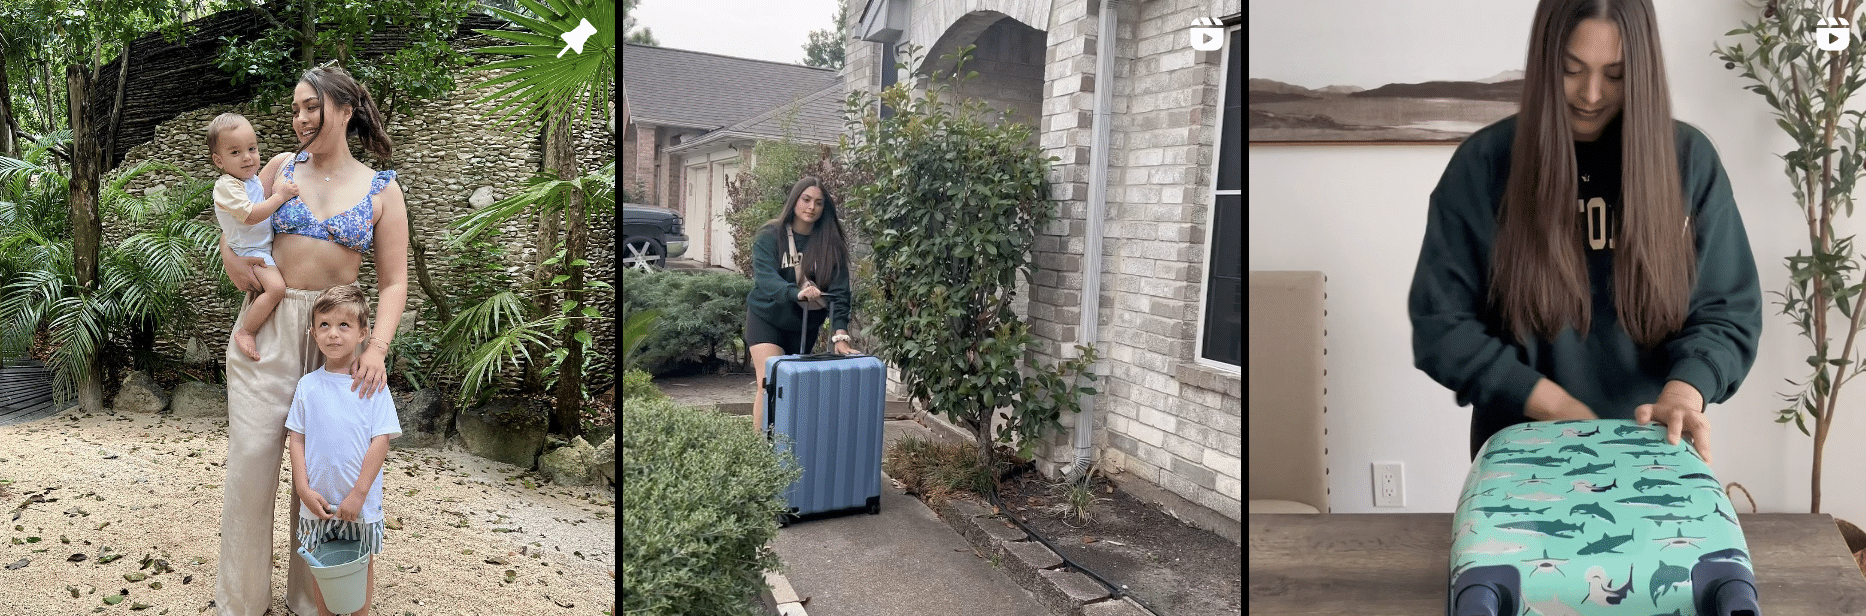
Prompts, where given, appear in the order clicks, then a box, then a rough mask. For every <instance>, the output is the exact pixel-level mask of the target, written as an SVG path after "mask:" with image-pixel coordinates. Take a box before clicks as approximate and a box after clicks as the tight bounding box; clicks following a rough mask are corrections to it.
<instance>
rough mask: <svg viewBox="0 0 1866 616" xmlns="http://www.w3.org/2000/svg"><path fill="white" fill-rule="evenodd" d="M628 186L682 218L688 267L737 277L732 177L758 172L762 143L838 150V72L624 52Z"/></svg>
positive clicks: (632, 49)
mask: <svg viewBox="0 0 1866 616" xmlns="http://www.w3.org/2000/svg"><path fill="white" fill-rule="evenodd" d="M622 53H623V62H622V84H623V88H622V90H623V92H624V97H625V98H624V108H625V110H626V111H625V114H626V117H625V118H624V120H623V134H622V143H624V144H626V145H625V146H624V147H623V151H624V152H625V154H624V155H623V160H622V171H621V174H622V175H621V181H622V187H623V188H625V189H628V190H630V191H631V192H640V193H643V194H645V195H646V199H645V201H646V202H647V204H648V205H659V206H662V207H668V208H673V209H675V210H679V211H680V212H681V214H682V217H683V218H684V219H685V227H686V234H687V237H688V242H689V247H688V250H687V254H686V255H684V258H687V259H692V260H695V261H700V262H701V263H704V264H707V265H712V266H717V267H724V268H728V269H736V266H735V265H734V264H733V261H732V251H733V247H732V234H731V232H730V231H729V230H728V229H727V227H726V223H725V218H724V216H725V212H726V207H727V205H728V204H727V201H726V178H727V177H732V176H736V175H737V174H738V172H739V169H741V168H742V167H743V168H749V166H750V165H752V164H754V162H755V161H754V160H753V155H752V148H753V147H755V146H756V145H757V144H758V142H759V141H763V140H767V139H778V138H780V137H783V136H784V128H785V126H786V125H787V123H788V124H789V125H790V127H791V130H792V138H793V139H795V140H797V141H801V142H805V143H819V144H830V145H833V144H835V142H836V135H837V134H838V133H839V132H840V131H841V130H842V98H843V92H844V90H843V89H842V84H841V81H840V80H839V79H838V78H837V76H836V73H835V71H831V70H828V69H820V68H811V67H808V66H801V65H796V64H784V63H780V62H767V61H763V60H749V59H745V58H734V57H730V56H722V55H717V54H710V53H702V52H697V51H685V50H680V49H669V48H665V47H652V46H645V45H634V44H624V45H623V46H622Z"/></svg>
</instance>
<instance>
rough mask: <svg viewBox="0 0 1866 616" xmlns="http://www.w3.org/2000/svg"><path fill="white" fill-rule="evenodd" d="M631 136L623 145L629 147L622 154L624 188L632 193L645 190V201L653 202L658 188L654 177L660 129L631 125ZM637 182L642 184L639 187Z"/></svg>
mask: <svg viewBox="0 0 1866 616" xmlns="http://www.w3.org/2000/svg"><path fill="white" fill-rule="evenodd" d="M628 132H629V133H631V134H629V135H624V140H623V143H625V144H628V147H625V148H623V152H622V186H623V187H624V188H627V189H629V190H631V191H636V190H644V189H645V196H643V197H641V198H643V199H646V200H649V201H652V200H653V196H654V194H655V187H656V186H657V184H656V182H655V177H654V157H655V154H656V152H655V149H654V138H655V134H657V133H659V132H660V127H659V126H655V125H653V124H642V123H640V122H636V123H634V124H632V125H631V127H630V129H629V131H628ZM636 182H641V186H639V187H638V186H637V185H636Z"/></svg>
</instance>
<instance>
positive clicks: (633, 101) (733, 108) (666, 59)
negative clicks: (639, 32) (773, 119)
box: [622, 43, 841, 130]
mask: <svg viewBox="0 0 1866 616" xmlns="http://www.w3.org/2000/svg"><path fill="white" fill-rule="evenodd" d="M622 81H623V82H625V83H627V84H629V85H628V91H629V113H630V114H631V115H632V117H633V119H634V120H635V121H636V122H639V123H643V124H659V125H663V126H680V127H688V128H702V129H706V130H716V129H719V128H723V127H727V126H732V125H734V124H738V123H739V122H742V121H745V120H746V119H749V118H752V117H754V116H758V115H760V114H763V113H766V112H769V111H771V110H772V109H773V108H776V107H779V106H781V105H789V104H790V103H791V102H792V101H795V100H797V99H798V98H800V97H807V96H810V95H811V94H814V93H817V92H820V91H822V90H823V89H824V88H827V87H829V86H830V85H831V84H833V83H836V81H837V77H836V71H833V70H829V69H823V68H813V67H808V66H802V65H796V64H784V63H781V62H770V61H765V60H750V59H746V58H734V57H730V56H721V55H717V54H710V53H703V52H698V51H686V50H682V49H669V48H666V47H651V46H646V45H634V44H628V43H624V44H623V45H622ZM838 107H840V105H838ZM801 119H802V118H800V120H801ZM837 122H838V123H837V126H836V129H837V130H841V124H840V122H841V121H840V120H837Z"/></svg>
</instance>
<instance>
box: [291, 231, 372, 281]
mask: <svg viewBox="0 0 1866 616" xmlns="http://www.w3.org/2000/svg"><path fill="white" fill-rule="evenodd" d="M272 260H273V261H275V262H277V263H278V264H279V274H280V275H281V276H283V277H284V278H285V286H287V287H291V288H293V289H303V290H306V291H322V290H324V289H328V288H331V287H335V286H339V285H346V284H350V283H352V282H356V275H357V272H359V271H361V269H362V267H363V253H360V252H357V251H354V250H351V249H349V248H345V247H343V246H342V245H340V244H337V243H336V242H329V241H325V240H320V239H316V238H310V237H305V236H302V235H296V234H292V233H277V234H274V235H273V236H272Z"/></svg>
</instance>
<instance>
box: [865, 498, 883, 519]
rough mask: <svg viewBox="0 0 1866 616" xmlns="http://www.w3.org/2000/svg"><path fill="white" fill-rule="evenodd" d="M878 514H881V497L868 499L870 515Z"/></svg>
mask: <svg viewBox="0 0 1866 616" xmlns="http://www.w3.org/2000/svg"><path fill="white" fill-rule="evenodd" d="M877 513H881V497H880V496H870V497H868V515H875V514H877Z"/></svg>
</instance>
